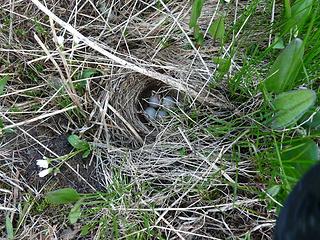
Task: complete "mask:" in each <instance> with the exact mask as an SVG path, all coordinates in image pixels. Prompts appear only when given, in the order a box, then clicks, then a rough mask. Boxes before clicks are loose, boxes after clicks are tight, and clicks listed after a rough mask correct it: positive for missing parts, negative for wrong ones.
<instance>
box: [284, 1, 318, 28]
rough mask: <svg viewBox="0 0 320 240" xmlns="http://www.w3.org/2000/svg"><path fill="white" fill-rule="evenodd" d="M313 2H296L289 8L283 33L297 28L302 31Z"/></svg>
mask: <svg viewBox="0 0 320 240" xmlns="http://www.w3.org/2000/svg"><path fill="white" fill-rule="evenodd" d="M312 5H313V0H296V1H295V2H294V4H293V5H292V7H291V15H290V17H289V18H288V19H287V22H286V28H285V32H287V31H289V30H290V29H291V28H294V27H297V29H298V31H299V30H301V29H302V27H303V26H304V24H305V23H306V21H307V19H308V18H309V16H310V14H311V11H312Z"/></svg>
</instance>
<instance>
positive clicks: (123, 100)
mask: <svg viewBox="0 0 320 240" xmlns="http://www.w3.org/2000/svg"><path fill="white" fill-rule="evenodd" d="M112 89H113V91H112V93H111V94H110V95H111V96H110V100H109V101H110V104H111V105H113V106H114V108H115V109H116V111H117V113H118V114H120V115H121V116H122V117H123V118H115V119H117V120H116V121H115V122H116V124H117V125H118V126H119V128H120V129H121V130H122V129H127V130H126V131H121V130H119V129H118V131H114V133H113V134H112V135H113V137H114V139H117V138H118V139H121V145H122V146H132V147H134V148H136V147H139V146H140V147H141V146H142V145H143V144H145V143H147V144H148V143H152V142H154V141H155V138H156V136H157V135H158V134H159V132H160V131H161V130H162V129H163V123H164V121H165V120H166V119H161V120H158V121H156V120H154V121H151V120H150V119H148V117H147V116H146V115H145V113H144V110H145V109H146V108H147V107H148V99H149V98H150V97H151V96H152V94H155V93H156V94H159V95H160V96H162V97H164V96H171V97H173V98H174V99H175V101H176V102H177V103H179V106H182V105H183V102H184V101H185V100H186V98H185V95H184V94H183V93H181V92H179V91H178V90H176V89H174V88H172V87H171V86H169V85H166V84H165V83H162V82H160V81H158V80H156V79H152V78H149V77H146V76H143V75H139V74H130V75H128V76H126V79H124V80H123V81H118V82H117V86H113V87H112ZM177 107H178V106H177ZM171 112H172V114H174V112H173V111H171ZM172 117H173V116H172V115H171V117H170V116H167V117H166V118H167V120H168V119H170V118H172ZM125 138H126V140H125Z"/></svg>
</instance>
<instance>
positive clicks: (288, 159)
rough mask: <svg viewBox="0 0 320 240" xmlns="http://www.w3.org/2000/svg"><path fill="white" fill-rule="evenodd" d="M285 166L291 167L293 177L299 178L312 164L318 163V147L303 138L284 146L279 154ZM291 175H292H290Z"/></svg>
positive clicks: (311, 141)
mask: <svg viewBox="0 0 320 240" xmlns="http://www.w3.org/2000/svg"><path fill="white" fill-rule="evenodd" d="M281 159H282V160H283V161H284V164H285V165H291V166H292V167H293V168H292V169H293V170H294V171H292V173H294V174H293V176H291V177H296V178H300V177H301V176H302V175H303V174H304V173H305V172H306V171H307V170H308V169H309V168H310V167H311V166H312V165H313V164H315V163H316V162H317V161H319V148H318V145H317V144H316V143H315V142H314V141H313V140H311V139H308V138H303V139H298V140H297V141H294V142H292V143H291V144H289V145H288V146H285V148H284V150H283V151H282V153H281ZM291 175H292V174H291Z"/></svg>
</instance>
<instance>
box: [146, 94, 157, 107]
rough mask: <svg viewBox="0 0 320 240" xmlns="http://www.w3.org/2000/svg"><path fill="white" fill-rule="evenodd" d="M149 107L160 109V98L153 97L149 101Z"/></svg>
mask: <svg viewBox="0 0 320 240" xmlns="http://www.w3.org/2000/svg"><path fill="white" fill-rule="evenodd" d="M148 103H149V106H150V107H153V108H158V107H159V105H160V96H159V95H152V96H151V97H150V98H149V100H148Z"/></svg>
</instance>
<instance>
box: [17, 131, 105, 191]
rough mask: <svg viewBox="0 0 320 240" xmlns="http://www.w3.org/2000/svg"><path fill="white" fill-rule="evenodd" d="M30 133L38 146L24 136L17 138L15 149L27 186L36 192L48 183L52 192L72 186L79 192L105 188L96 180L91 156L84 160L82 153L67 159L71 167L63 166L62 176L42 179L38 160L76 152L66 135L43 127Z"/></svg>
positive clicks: (18, 165) (57, 175)
mask: <svg viewBox="0 0 320 240" xmlns="http://www.w3.org/2000/svg"><path fill="white" fill-rule="evenodd" d="M29 133H30V135H32V136H33V137H34V138H35V139H37V140H38V141H39V143H35V141H34V140H32V139H28V138H23V135H21V136H19V137H17V139H16V143H17V144H15V146H16V147H15V149H14V150H13V153H15V154H17V156H18V164H17V167H18V168H19V171H20V174H21V176H22V177H23V178H24V179H25V181H26V183H27V184H28V185H30V186H33V188H35V189H41V188H42V187H43V186H44V185H45V184H49V185H50V188H52V189H56V188H64V187H72V188H74V189H76V190H77V191H79V192H92V191H93V189H92V187H94V188H95V189H101V187H102V186H101V185H100V184H99V183H98V181H97V180H96V179H97V178H96V177H95V163H94V162H92V163H90V157H91V156H89V157H88V158H82V156H81V155H80V154H79V155H76V156H74V157H72V158H71V159H69V160H67V163H68V164H69V166H70V167H69V166H67V165H66V164H63V165H62V167H61V168H60V173H57V174H56V175H55V176H54V175H53V174H50V175H47V176H46V177H43V178H40V177H39V175H38V173H39V172H40V171H41V169H40V168H39V167H38V166H37V164H36V160H38V159H42V158H43V157H44V156H45V157H48V158H54V157H55V156H54V155H53V153H55V154H57V155H59V156H64V155H67V154H69V153H71V152H72V151H73V147H72V146H71V145H70V144H69V143H68V140H67V137H68V134H66V133H63V134H60V135H59V134H57V133H53V132H52V131H50V129H48V128H44V127H36V128H33V129H32V130H31V131H30V132H29ZM49 150H50V151H49ZM71 168H73V170H72V169H71ZM89 184H90V185H91V186H92V187H90V185H89Z"/></svg>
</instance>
